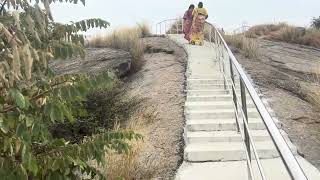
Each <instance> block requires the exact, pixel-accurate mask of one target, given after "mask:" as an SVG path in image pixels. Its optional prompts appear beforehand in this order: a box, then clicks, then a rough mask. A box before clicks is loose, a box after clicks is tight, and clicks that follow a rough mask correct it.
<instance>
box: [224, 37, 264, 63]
mask: <svg viewBox="0 0 320 180" xmlns="http://www.w3.org/2000/svg"><path fill="white" fill-rule="evenodd" d="M224 39H225V40H226V42H227V43H228V44H229V45H231V46H233V47H235V48H238V49H240V50H242V51H243V53H244V55H245V56H246V57H247V58H250V59H255V58H258V57H259V46H258V43H257V41H256V39H253V38H247V37H245V36H243V35H225V36H224Z"/></svg>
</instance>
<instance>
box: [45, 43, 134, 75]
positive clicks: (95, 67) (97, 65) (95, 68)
mask: <svg viewBox="0 0 320 180" xmlns="http://www.w3.org/2000/svg"><path fill="white" fill-rule="evenodd" d="M131 61H132V56H131V55H130V53H129V52H126V51H123V50H120V49H111V48H88V49H86V57H85V58H84V59H81V58H80V57H77V58H71V59H66V60H55V61H53V62H52V63H51V64H50V67H52V68H53V70H54V71H55V72H56V73H58V74H71V73H89V74H94V73H98V72H103V71H106V70H112V71H114V72H115V73H116V74H117V75H118V76H119V77H121V76H124V75H126V74H127V73H128V72H129V70H130V67H131Z"/></svg>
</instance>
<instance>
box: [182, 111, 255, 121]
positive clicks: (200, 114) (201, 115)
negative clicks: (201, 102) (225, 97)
mask: <svg viewBox="0 0 320 180" xmlns="http://www.w3.org/2000/svg"><path fill="white" fill-rule="evenodd" d="M185 116H186V119H187V120H192V119H224V118H235V112H234V109H233V108H230V109H216V110H187V111H185ZM248 117H249V118H260V114H259V113H258V112H257V111H256V110H255V109H248Z"/></svg>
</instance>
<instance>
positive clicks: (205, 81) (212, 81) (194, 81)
mask: <svg viewBox="0 0 320 180" xmlns="http://www.w3.org/2000/svg"><path fill="white" fill-rule="evenodd" d="M224 82H225V81H224V78H221V79H217V78H216V79H188V81H187V83H188V85H194V84H223V83H224ZM227 82H228V83H229V84H231V82H232V81H231V80H228V81H227ZM235 84H236V85H240V82H239V81H237V80H236V83H235Z"/></svg>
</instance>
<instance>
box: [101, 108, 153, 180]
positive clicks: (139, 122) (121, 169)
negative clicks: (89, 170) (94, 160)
mask: <svg viewBox="0 0 320 180" xmlns="http://www.w3.org/2000/svg"><path fill="white" fill-rule="evenodd" d="M157 114H158V112H157V111H156V110H155V107H153V106H152V105H150V104H148V103H146V104H144V105H143V106H141V107H140V108H139V109H137V110H136V111H135V112H134V113H133V114H132V116H131V118H130V119H129V120H128V122H127V125H126V129H127V130H132V131H134V132H135V133H139V134H141V135H143V136H144V137H145V136H146V134H147V129H148V128H147V127H148V125H150V124H151V123H153V122H154V121H155V120H156V117H157ZM118 127H119V126H116V127H115V129H118ZM145 138H146V137H145ZM129 144H130V145H131V149H130V150H129V152H128V153H127V154H118V153H116V152H110V153H108V154H107V156H106V157H105V160H106V162H107V166H101V167H99V168H98V169H99V171H100V172H101V173H102V174H103V175H104V176H105V177H107V179H110V180H118V179H124V180H130V179H137V176H138V177H140V176H141V175H142V174H143V177H145V178H146V179H149V178H151V177H152V174H145V170H144V169H143V170H142V169H141V168H139V167H138V164H139V157H140V153H141V152H142V151H143V150H144V148H145V142H144V141H132V142H129Z"/></svg>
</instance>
